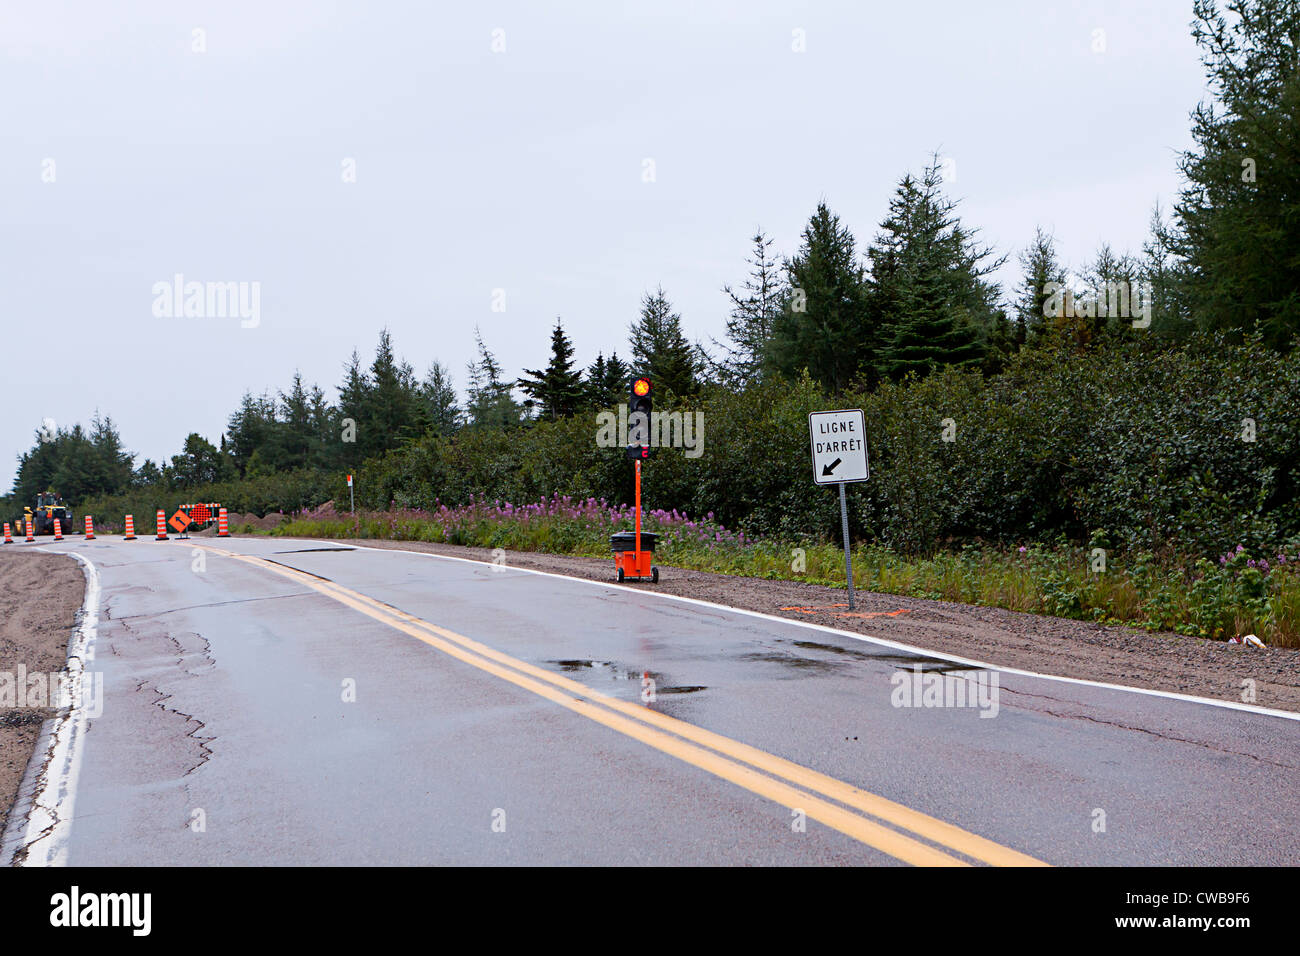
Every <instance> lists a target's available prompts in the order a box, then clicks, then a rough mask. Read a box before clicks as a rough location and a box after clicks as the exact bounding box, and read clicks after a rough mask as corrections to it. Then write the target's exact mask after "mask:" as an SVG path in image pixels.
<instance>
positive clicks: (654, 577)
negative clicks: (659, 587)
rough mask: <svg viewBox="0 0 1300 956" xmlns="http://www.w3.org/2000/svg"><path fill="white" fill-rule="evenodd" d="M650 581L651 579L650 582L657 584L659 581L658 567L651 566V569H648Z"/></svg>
mask: <svg viewBox="0 0 1300 956" xmlns="http://www.w3.org/2000/svg"><path fill="white" fill-rule="evenodd" d="M650 581H651V583H652V584H658V583H659V569H658V568H651V569H650Z"/></svg>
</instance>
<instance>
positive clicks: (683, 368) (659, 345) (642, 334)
mask: <svg viewBox="0 0 1300 956" xmlns="http://www.w3.org/2000/svg"><path fill="white" fill-rule="evenodd" d="M628 331H629V336H630V343H631V346H632V358H633V360H634V363H635V364H634V366H633V369H634V371H635V374H637V375H647V376H649V377H650V380H651V381H652V382H654V384H655V388H657V389H663V390H665V391H668V392H671V393H672V394H674V395H690V394H693V393H694V392H695V391H696V389H697V387H698V385H699V373H700V366H701V364H702V363H701V360H700V352H699V349H697V348H696V347H695V346H693V345H692V344H691V343H690V342H688V341H687V340H686V336H685V334H684V333H683V332H682V317H681V316H680V315H678V314H677V313H676V312H674V311H673V308H672V304H671V303H670V302H669V301H668V297H667V296H666V295H665V294H664V290H663V289H662V288H660V289H657V290H655V293H654V295H651V294H650V293H648V292H647V293H646V294H645V295H644V297H643V298H642V300H641V315H640V317H639V318H638V319H637V320H636V321H635V322H633V323H632V325H631V327H630V328H629V330H628Z"/></svg>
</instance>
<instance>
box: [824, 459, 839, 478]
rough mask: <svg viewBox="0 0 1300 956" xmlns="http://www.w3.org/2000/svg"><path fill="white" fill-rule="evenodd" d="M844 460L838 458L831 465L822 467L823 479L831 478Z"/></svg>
mask: <svg viewBox="0 0 1300 956" xmlns="http://www.w3.org/2000/svg"><path fill="white" fill-rule="evenodd" d="M843 460H844V459H843V458H836V459H835V460H834V461H833V462H831V463H830V464H829V465H822V477H823V478H828V477H830V473H831V472H832V471H834V470H835V468H836V467H837V466H838V465H839V463H840V462H842V461H843Z"/></svg>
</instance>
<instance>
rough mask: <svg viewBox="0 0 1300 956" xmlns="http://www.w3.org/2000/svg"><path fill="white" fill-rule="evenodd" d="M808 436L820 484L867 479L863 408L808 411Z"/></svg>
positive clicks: (816, 476)
mask: <svg viewBox="0 0 1300 956" xmlns="http://www.w3.org/2000/svg"><path fill="white" fill-rule="evenodd" d="M808 437H809V439H810V440H811V442H812V460H813V481H815V482H816V483H817V484H819V485H835V484H839V483H840V482H841V481H866V480H867V429H866V419H865V417H864V416H863V414H862V409H860V408H846V409H840V410H839V411H834V412H809V413H808Z"/></svg>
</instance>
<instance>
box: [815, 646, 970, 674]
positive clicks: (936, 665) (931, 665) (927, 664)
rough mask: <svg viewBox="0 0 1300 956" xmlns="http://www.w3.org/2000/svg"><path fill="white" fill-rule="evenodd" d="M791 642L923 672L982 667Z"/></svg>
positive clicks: (856, 658) (942, 671) (898, 654)
mask: <svg viewBox="0 0 1300 956" xmlns="http://www.w3.org/2000/svg"><path fill="white" fill-rule="evenodd" d="M792 643H793V644H794V646H795V647H803V648H807V649H808V650H814V651H827V652H829V653H832V654H839V655H842V656H844V657H852V658H854V659H855V660H860V661H888V662H890V663H893V664H900V665H903V666H906V667H916V666H918V665H919V666H920V668H921V672H922V673H923V674H930V673H936V674H945V673H949V672H951V671H980V670H983V669H984V668H982V667H972V666H971V665H970V664H959V663H957V662H956V661H948V660H944V659H943V658H942V657H929V656H927V655H925V654H903V653H897V652H891V651H868V650H863V649H862V648H857V647H839V646H837V645H835V644H822V643H819V642H817V641H793V642H792Z"/></svg>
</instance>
